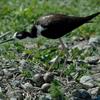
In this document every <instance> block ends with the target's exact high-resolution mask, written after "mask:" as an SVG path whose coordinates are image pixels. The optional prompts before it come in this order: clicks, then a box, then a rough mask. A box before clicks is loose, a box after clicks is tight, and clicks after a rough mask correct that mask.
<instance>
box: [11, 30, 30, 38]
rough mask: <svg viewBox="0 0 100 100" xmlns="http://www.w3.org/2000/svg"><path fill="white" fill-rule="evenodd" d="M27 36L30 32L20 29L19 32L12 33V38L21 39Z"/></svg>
mask: <svg viewBox="0 0 100 100" xmlns="http://www.w3.org/2000/svg"><path fill="white" fill-rule="evenodd" d="M29 36H30V33H29V32H26V31H21V32H16V33H15V34H14V35H13V38H17V39H19V40H21V39H25V38H27V37H29Z"/></svg>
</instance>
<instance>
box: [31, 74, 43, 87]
mask: <svg viewBox="0 0 100 100" xmlns="http://www.w3.org/2000/svg"><path fill="white" fill-rule="evenodd" d="M33 79H34V81H35V83H36V86H38V87H41V86H42V84H44V79H43V75H42V74H35V75H34V78H33Z"/></svg>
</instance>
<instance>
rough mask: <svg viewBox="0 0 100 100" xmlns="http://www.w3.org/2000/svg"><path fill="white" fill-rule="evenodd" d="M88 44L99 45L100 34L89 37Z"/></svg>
mask: <svg viewBox="0 0 100 100" xmlns="http://www.w3.org/2000/svg"><path fill="white" fill-rule="evenodd" d="M88 44H89V45H93V46H96V45H100V36H95V37H91V38H90V39H89V43H88Z"/></svg>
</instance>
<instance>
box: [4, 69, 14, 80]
mask: <svg viewBox="0 0 100 100" xmlns="http://www.w3.org/2000/svg"><path fill="white" fill-rule="evenodd" d="M3 72H4V75H5V77H6V78H8V79H11V78H13V73H10V72H9V71H8V70H7V69H3Z"/></svg>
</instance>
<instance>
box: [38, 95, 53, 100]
mask: <svg viewBox="0 0 100 100" xmlns="http://www.w3.org/2000/svg"><path fill="white" fill-rule="evenodd" d="M39 100H53V99H52V97H51V95H50V94H46V95H42V96H40V98H39Z"/></svg>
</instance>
